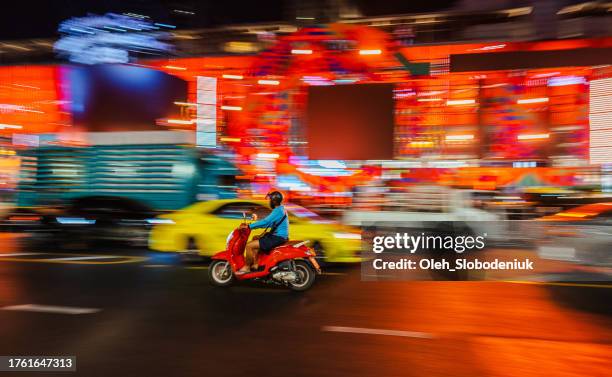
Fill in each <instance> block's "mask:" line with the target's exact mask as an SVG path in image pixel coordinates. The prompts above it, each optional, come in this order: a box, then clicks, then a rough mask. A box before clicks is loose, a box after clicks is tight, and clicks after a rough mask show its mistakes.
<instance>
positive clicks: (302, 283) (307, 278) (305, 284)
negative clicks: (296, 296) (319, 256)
mask: <svg viewBox="0 0 612 377" xmlns="http://www.w3.org/2000/svg"><path fill="white" fill-rule="evenodd" d="M295 269H296V272H297V274H298V275H299V276H300V279H299V281H297V282H292V283H289V285H290V287H291V289H292V290H294V291H298V292H303V291H305V290H307V289H308V288H310V287H311V286H312V285H313V284H314V281H315V271H314V269H313V268H312V267H311V266H310V264H308V262H306V261H303V260H298V261H295Z"/></svg>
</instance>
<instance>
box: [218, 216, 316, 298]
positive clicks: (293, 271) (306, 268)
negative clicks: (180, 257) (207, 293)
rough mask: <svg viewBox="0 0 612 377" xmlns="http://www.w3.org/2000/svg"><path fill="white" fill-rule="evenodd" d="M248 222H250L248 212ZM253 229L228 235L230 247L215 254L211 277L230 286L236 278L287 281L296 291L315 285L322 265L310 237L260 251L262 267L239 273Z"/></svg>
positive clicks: (259, 259)
mask: <svg viewBox="0 0 612 377" xmlns="http://www.w3.org/2000/svg"><path fill="white" fill-rule="evenodd" d="M243 217H244V223H246V216H243ZM250 234H251V229H250V228H249V227H239V228H236V229H234V230H233V231H232V233H230V235H229V236H228V238H227V249H226V250H225V251H221V252H219V253H217V254H215V255H213V256H212V262H211V264H210V266H209V268H208V277H209V280H210V283H211V284H212V285H216V286H219V287H226V286H229V285H231V284H232V283H233V282H234V280H257V281H263V282H265V283H272V284H277V285H284V286H286V287H289V288H291V289H292V290H294V291H305V290H307V289H308V288H310V287H311V286H312V284H313V283H314V281H315V276H316V275H317V274H320V273H321V268H320V267H319V264H318V263H317V260H316V259H315V256H316V253H315V251H314V250H313V249H311V248H309V247H307V246H306V244H307V242H308V241H289V242H287V243H285V244H283V245H281V246H278V247H276V248H274V249H272V250H270V252H268V253H265V252H261V251H260V252H259V253H258V256H257V258H258V265H259V268H258V269H257V270H255V271H251V272H249V273H247V274H241V275H236V271H238V270H240V269H241V268H242V266H244V264H245V259H244V248H245V246H246V244H247V241H248V239H249V236H250Z"/></svg>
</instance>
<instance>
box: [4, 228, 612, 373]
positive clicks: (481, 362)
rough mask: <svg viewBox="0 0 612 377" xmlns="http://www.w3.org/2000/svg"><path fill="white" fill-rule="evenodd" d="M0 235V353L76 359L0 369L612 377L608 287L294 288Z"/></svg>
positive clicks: (332, 284) (342, 280)
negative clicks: (213, 282) (59, 366)
mask: <svg viewBox="0 0 612 377" xmlns="http://www.w3.org/2000/svg"><path fill="white" fill-rule="evenodd" d="M0 238H1V239H0V241H1V243H2V246H1V247H0V355H76V357H77V372H76V373H56V374H53V373H44V374H43V373H33V372H18V373H12V374H11V373H4V374H3V373H1V372H0V376H1V375H15V376H33V375H41V376H43V375H44V376H52V375H59V376H66V375H75V374H76V375H80V376H104V377H108V376H213V375H214V376H245V375H257V376H385V377H391V376H402V377H404V376H454V377H457V376H470V377H474V376H546V377H550V376H551V375H554V376H591V377H592V376H610V375H612V359H611V357H610V355H612V299H611V298H612V289H610V286H608V285H606V284H578V285H551V284H535V283H534V284H518V283H503V282H361V281H360V275H359V269H358V268H356V267H332V268H331V269H327V271H328V273H327V274H325V275H323V276H321V277H320V279H319V280H318V281H317V283H316V284H315V286H314V287H313V288H312V289H311V290H310V291H308V292H306V293H303V294H296V293H292V292H289V291H286V290H284V289H279V288H273V287H268V286H262V285H258V284H242V285H238V286H234V287H231V288H226V289H222V288H213V287H211V286H210V285H209V284H208V279H207V275H206V274H207V270H206V265H205V264H181V263H180V262H179V261H178V260H177V259H176V258H174V257H172V256H169V255H158V254H150V253H144V252H143V253H134V252H129V253H128V252H127V251H125V252H121V251H118V250H105V251H95V252H88V251H87V250H85V251H83V252H80V253H55V252H52V251H49V252H48V253H37V251H36V250H19V249H17V248H15V247H14V244H13V240H12V239H11V238H10V237H8V236H6V235H3V236H2V237H0ZM28 253H33V254H28ZM24 305H26V306H24ZM27 305H30V306H27ZM31 305H44V306H43V307H37V306H31ZM49 306H52V308H49ZM36 309H39V310H42V311H41V312H36V311H32V310H36ZM52 311H59V312H52ZM70 311H72V313H73V314H69V313H68V312H70Z"/></svg>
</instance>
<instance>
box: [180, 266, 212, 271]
mask: <svg viewBox="0 0 612 377" xmlns="http://www.w3.org/2000/svg"><path fill="white" fill-rule="evenodd" d="M185 268H186V269H188V270H208V266H189V267H185Z"/></svg>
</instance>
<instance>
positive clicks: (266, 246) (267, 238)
mask: <svg viewBox="0 0 612 377" xmlns="http://www.w3.org/2000/svg"><path fill="white" fill-rule="evenodd" d="M285 242H287V239H286V238H283V237H280V236H277V235H275V234H270V233H267V234H265V235H264V236H263V237H261V238H260V239H259V249H260V250H261V251H263V252H268V251H270V250H272V249H274V248H275V247H278V246H280V245H282V244H284V243H285Z"/></svg>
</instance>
